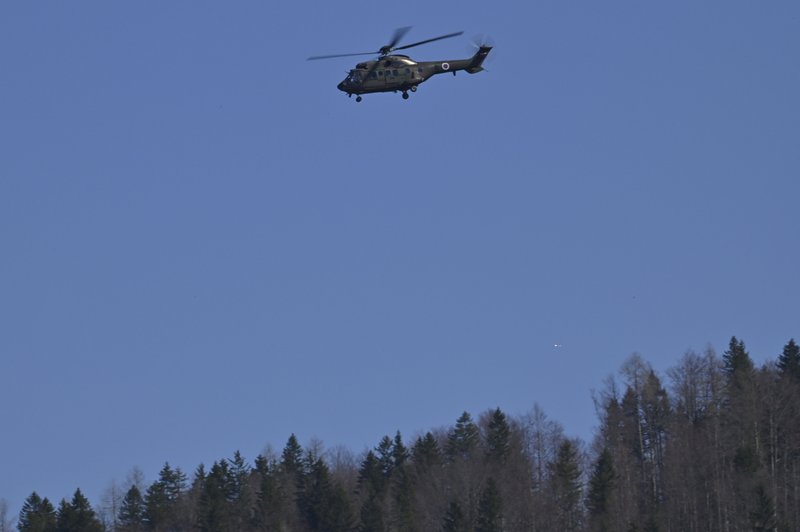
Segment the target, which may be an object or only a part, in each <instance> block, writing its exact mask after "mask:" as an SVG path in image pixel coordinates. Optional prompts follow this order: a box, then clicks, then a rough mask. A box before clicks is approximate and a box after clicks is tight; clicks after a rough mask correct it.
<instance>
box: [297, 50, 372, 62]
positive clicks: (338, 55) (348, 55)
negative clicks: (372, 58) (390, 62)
mask: <svg viewBox="0 0 800 532" xmlns="http://www.w3.org/2000/svg"><path fill="white" fill-rule="evenodd" d="M379 53H380V52H359V53H357V54H333V55H312V56H311V57H309V58H308V59H306V61H315V60H317V59H332V58H334V57H352V56H354V55H376V54H379Z"/></svg>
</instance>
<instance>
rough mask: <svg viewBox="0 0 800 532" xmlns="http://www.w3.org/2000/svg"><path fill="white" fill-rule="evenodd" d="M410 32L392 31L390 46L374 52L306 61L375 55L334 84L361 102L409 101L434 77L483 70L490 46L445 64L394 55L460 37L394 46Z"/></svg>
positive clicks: (442, 37) (449, 35)
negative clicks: (384, 95)
mask: <svg viewBox="0 0 800 532" xmlns="http://www.w3.org/2000/svg"><path fill="white" fill-rule="evenodd" d="M410 29H411V26H406V27H403V28H398V29H397V30H395V32H394V35H393V36H392V39H391V40H390V41H389V44H386V45H384V46H381V48H380V49H379V50H378V51H376V52H361V53H355V54H334V55H314V56H311V57H309V58H308V59H307V61H313V60H317V59H332V58H335V57H352V56H356V55H376V54H377V55H378V58H377V59H374V60H372V61H365V62H362V63H358V64H357V65H356V67H355V68H353V69H351V70H350V72H348V74H347V77H346V78H344V80H342V82H341V83H339V84H338V85H337V88H338V89H339V90H340V91H342V92H344V93H345V94H347V97H348V98H349V97H352V96H353V94H355V95H356V101H357V102H360V101H361V100H362V97H361V95H362V94H368V93H374V92H395V93H396V92H398V91H399V92H401V93H402V94H403V99H404V100H407V99H408V92H409V91H411V92H417V86H418V85H419V84H420V83H423V82H425V81H427V80H428V79H430V78H431V77H433V76H435V75H436V74H446V73H448V72H452V73H453V75H454V76H455V75H456V72H457V71H459V70H466V71H467V72H468V73H470V74H477V73H478V72H481V71H482V70H483V66H482V65H483V61H484V59H486V56H488V55H489V52H490V51H491V50H492V46H489V45H488V44H485V43H484V44H479V45H477V47H478V51H477V52H475V55H473V56H472V57H469V58H467V59H453V60H447V61H414V60H413V59H411V58H410V57H408V56H407V55H402V54H396V53H393V52H396V51H397V50H405V49H408V48H413V47H415V46H419V45H421V44H427V43H431V42H434V41H440V40H442V39H450V38H451V37H458V36H459V35H461V34H463V33H464V32H463V31H457V32H455V33H448V34H447V35H440V36H439V37H433V38H432V39H425V40H424V41H419V42H415V43H412V44H406V45H404V46H397V44H398V43H399V42H400V40H401V39H402V38H403V37H404V36H405V34H406V33H408V31H409V30H410Z"/></svg>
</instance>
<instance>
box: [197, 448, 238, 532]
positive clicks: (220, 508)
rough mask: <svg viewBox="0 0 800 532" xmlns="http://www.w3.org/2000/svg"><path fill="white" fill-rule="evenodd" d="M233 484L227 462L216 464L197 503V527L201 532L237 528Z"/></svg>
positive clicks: (222, 461)
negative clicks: (232, 505)
mask: <svg viewBox="0 0 800 532" xmlns="http://www.w3.org/2000/svg"><path fill="white" fill-rule="evenodd" d="M233 484H234V483H233V478H232V476H231V471H230V467H229V466H228V462H227V460H220V461H219V462H214V464H213V465H212V466H211V469H210V470H209V472H208V475H206V478H205V482H204V483H203V489H202V492H201V494H200V499H199V501H198V503H197V522H196V526H197V528H198V529H199V530H201V531H204V532H213V531H215V530H227V529H232V528H235V524H234V519H233V516H232V508H231V503H232V500H233V491H234V486H233Z"/></svg>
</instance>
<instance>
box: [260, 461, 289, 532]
mask: <svg viewBox="0 0 800 532" xmlns="http://www.w3.org/2000/svg"><path fill="white" fill-rule="evenodd" d="M277 471H278V465H277V463H276V462H275V461H274V460H273V461H272V462H270V461H269V460H267V458H266V457H264V456H263V455H259V456H258V457H256V460H255V474H256V477H257V479H258V495H257V496H256V506H255V516H254V521H255V523H254V524H255V527H256V529H257V530H280V529H281V524H280V523H281V520H282V505H281V501H282V497H281V490H280V484H279V481H278V474H277Z"/></svg>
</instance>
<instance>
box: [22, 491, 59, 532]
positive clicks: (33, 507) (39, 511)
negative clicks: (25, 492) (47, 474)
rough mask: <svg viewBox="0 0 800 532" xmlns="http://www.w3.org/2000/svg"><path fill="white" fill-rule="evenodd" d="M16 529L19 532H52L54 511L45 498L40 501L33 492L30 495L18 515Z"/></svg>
mask: <svg viewBox="0 0 800 532" xmlns="http://www.w3.org/2000/svg"><path fill="white" fill-rule="evenodd" d="M17 528H18V529H19V530H20V532H54V531H55V529H56V510H55V508H53V505H52V504H51V503H50V501H48V500H47V497H45V498H44V499H42V498H41V497H40V496H39V494H38V493H36V492H35V491H34V492H33V493H31V494H30V495H29V496H28V498H27V499H25V503H24V504H23V505H22V510H21V511H20V513H19V520H18V521H17Z"/></svg>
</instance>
